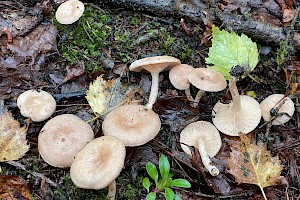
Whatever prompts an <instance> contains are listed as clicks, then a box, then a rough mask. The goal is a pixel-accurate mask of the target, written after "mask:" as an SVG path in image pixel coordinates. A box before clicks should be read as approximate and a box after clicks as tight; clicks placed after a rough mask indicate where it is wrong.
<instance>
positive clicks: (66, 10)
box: [55, 0, 84, 24]
mask: <svg viewBox="0 0 300 200" xmlns="http://www.w3.org/2000/svg"><path fill="white" fill-rule="evenodd" d="M83 12H84V4H83V3H82V2H81V1H79V0H68V1H66V2H64V3H62V4H61V5H60V6H59V7H58V8H57V10H56V13H55V18H56V20H57V21H58V22H59V23H61V24H73V23H74V22H76V21H77V20H78V19H79V18H80V17H81V16H82V14H83Z"/></svg>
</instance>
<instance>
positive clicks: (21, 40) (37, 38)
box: [7, 24, 57, 59]
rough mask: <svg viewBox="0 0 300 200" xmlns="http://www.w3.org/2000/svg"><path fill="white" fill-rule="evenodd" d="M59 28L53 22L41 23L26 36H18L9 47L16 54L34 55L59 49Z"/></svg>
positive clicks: (23, 55) (33, 56)
mask: <svg viewBox="0 0 300 200" xmlns="http://www.w3.org/2000/svg"><path fill="white" fill-rule="evenodd" d="M56 37H57V29H56V27H55V26H54V25H53V24H49V25H39V26H37V27H36V28H35V29H34V30H33V31H32V32H30V33H29V34H28V35H26V36H25V37H17V38H15V39H14V41H13V44H8V45H7V48H8V49H9V50H10V51H11V52H12V53H14V54H15V55H18V56H21V57H27V56H29V57H32V58H33V59H34V58H35V57H36V56H37V55H39V54H40V53H47V52H49V51H51V50H56V49H57V46H56V45H57V42H56Z"/></svg>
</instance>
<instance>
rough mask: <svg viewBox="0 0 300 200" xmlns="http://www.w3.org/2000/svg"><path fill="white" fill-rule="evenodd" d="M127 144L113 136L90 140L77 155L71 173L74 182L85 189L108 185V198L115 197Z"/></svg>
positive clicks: (96, 188)
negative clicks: (117, 180) (116, 180)
mask: <svg viewBox="0 0 300 200" xmlns="http://www.w3.org/2000/svg"><path fill="white" fill-rule="evenodd" d="M125 154H126V150H125V145H124V144H123V142H121V141H120V140H119V139H117V138H116V137H113V136H102V137H99V138H96V139H94V140H92V141H91V142H89V143H88V144H87V145H85V147H84V148H83V149H82V150H81V151H80V152H79V153H78V155H77V156H76V158H75V160H74V162H73V164H72V166H71V169H70V175H71V179H72V181H73V183H74V184H75V185H76V186H78V187H81V188H85V189H95V190H99V189H103V188H105V187H107V186H108V195H107V198H109V199H115V196H116V182H115V179H116V178H117V177H118V176H119V174H120V172H121V170H122V168H123V166H124V161H125Z"/></svg>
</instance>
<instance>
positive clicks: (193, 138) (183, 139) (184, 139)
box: [180, 121, 222, 157]
mask: <svg viewBox="0 0 300 200" xmlns="http://www.w3.org/2000/svg"><path fill="white" fill-rule="evenodd" d="M199 139H203V140H204V142H205V147H206V151H207V153H208V155H209V157H214V156H215V155H217V153H218V152H219V150H220V149H221V145H222V141H221V137H220V133H219V131H218V129H217V128H216V127H215V126H214V125H213V124H211V123H210V122H206V121H197V122H193V123H191V124H189V125H187V126H186V127H185V128H184V129H183V130H182V131H181V133H180V143H184V144H187V145H190V146H194V147H197V148H198V140H199ZM184 144H180V145H181V148H182V150H183V151H184V152H185V153H186V154H188V155H190V156H191V155H192V154H191V150H190V149H189V147H188V146H186V145H184Z"/></svg>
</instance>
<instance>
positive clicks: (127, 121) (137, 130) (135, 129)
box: [102, 105, 161, 146]
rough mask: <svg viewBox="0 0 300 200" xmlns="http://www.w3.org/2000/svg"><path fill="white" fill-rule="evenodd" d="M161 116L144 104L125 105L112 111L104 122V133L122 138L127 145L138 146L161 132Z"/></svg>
mask: <svg viewBox="0 0 300 200" xmlns="http://www.w3.org/2000/svg"><path fill="white" fill-rule="evenodd" d="M160 126H161V122H160V119H159V116H158V115H157V114H156V113H155V112H153V111H152V110H150V109H146V108H145V106H142V105H124V106H120V107H118V108H116V109H114V110H113V111H111V112H110V113H109V114H108V115H107V116H106V117H105V119H104V121H103V123H102V130H103V134H104V135H112V136H115V137H117V138H118V139H120V140H121V141H122V142H123V143H124V144H125V146H138V145H142V144H145V143H147V142H148V141H150V140H152V139H153V138H154V137H155V136H156V135H157V134H158V132H159V130H160Z"/></svg>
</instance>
